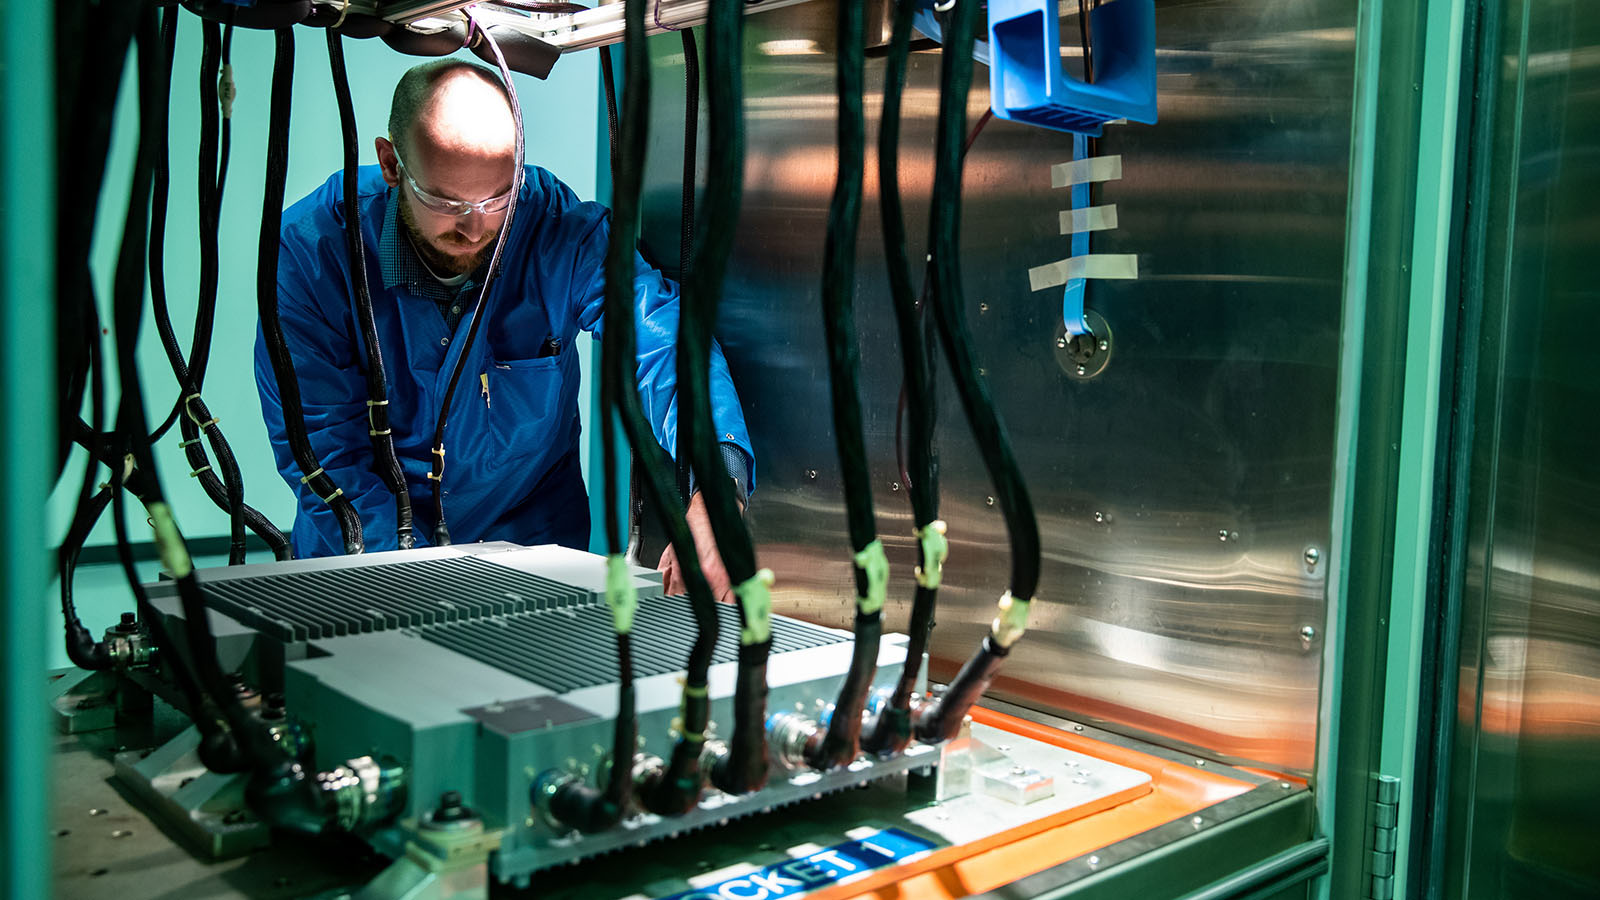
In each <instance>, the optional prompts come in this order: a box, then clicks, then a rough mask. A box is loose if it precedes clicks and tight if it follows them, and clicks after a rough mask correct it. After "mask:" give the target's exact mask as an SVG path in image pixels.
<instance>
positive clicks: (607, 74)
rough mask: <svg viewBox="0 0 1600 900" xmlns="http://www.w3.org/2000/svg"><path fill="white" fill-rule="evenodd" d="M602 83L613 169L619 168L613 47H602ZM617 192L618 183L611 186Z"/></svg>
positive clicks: (613, 170)
mask: <svg viewBox="0 0 1600 900" xmlns="http://www.w3.org/2000/svg"><path fill="white" fill-rule="evenodd" d="M600 85H601V88H602V91H603V93H604V95H605V99H606V136H607V137H609V138H610V140H611V156H610V160H611V171H612V172H613V173H615V172H616V169H617V73H616V69H615V68H614V67H613V66H612V64H611V47H610V46H604V47H601V48H600ZM611 190H612V193H613V194H615V192H616V185H615V184H614V183H613V185H612V187H611Z"/></svg>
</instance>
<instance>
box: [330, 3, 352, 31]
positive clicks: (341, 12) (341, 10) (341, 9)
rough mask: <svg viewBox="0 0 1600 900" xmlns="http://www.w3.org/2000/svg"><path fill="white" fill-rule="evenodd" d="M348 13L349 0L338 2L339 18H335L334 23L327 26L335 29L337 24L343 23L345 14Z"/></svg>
mask: <svg viewBox="0 0 1600 900" xmlns="http://www.w3.org/2000/svg"><path fill="white" fill-rule="evenodd" d="M349 13H350V0H344V2H343V3H341V4H339V18H338V19H337V20H335V21H334V23H333V24H332V25H329V26H328V27H329V28H334V29H337V28H338V27H339V26H341V25H343V24H344V17H345V16H346V15H348V14H349Z"/></svg>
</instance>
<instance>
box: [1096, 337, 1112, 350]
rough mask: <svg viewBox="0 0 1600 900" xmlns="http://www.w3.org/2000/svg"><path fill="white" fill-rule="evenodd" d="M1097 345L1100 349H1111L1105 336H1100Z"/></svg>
mask: <svg viewBox="0 0 1600 900" xmlns="http://www.w3.org/2000/svg"><path fill="white" fill-rule="evenodd" d="M1098 346H1099V347H1100V349H1101V350H1110V349H1111V342H1110V341H1108V340H1106V339H1105V338H1101V339H1100V343H1099V344H1098Z"/></svg>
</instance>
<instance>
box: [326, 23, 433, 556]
mask: <svg viewBox="0 0 1600 900" xmlns="http://www.w3.org/2000/svg"><path fill="white" fill-rule="evenodd" d="M328 63H329V66H330V67H331V69H332V75H333V92H334V96H335V97H336V98H337V101H338V104H339V125H340V130H341V131H342V132H343V134H344V237H345V250H346V252H347V253H348V254H349V258H350V283H351V285H352V286H353V287H354V289H355V301H356V320H357V321H358V322H359V323H360V326H361V339H362V341H363V342H364V343H365V345H366V350H367V367H366V376H367V432H368V434H369V435H370V436H371V439H372V458H373V468H374V469H376V470H377V473H378V477H379V478H380V479H382V481H383V484H384V486H385V487H387V488H388V489H389V491H390V492H391V493H393V494H394V505H395V541H396V544H397V546H398V547H399V548H400V549H401V550H410V549H411V548H412V547H413V546H415V545H416V540H415V538H414V536H413V535H412V531H411V492H410V491H409V490H408V489H407V487H406V476H405V471H404V470H403V469H401V468H400V457H399V456H397V455H396V454H395V449H394V432H393V429H392V428H390V427H389V376H388V371H387V369H386V368H385V367H384V362H383V347H382V345H381V344H380V343H379V341H378V325H377V322H376V320H375V319H374V318H373V313H372V291H371V290H370V289H369V288H368V285H367V250H366V244H365V242H364V240H363V237H362V234H361V203H360V202H359V201H360V198H359V196H358V184H357V176H358V174H359V171H360V170H359V164H360V147H359V144H358V143H357V142H358V140H359V137H358V135H357V132H356V111H355V105H354V103H352V102H351V99H350V78H349V76H348V75H347V74H346V73H345V66H344V38H343V37H341V36H340V35H339V34H338V33H337V32H335V31H332V30H330V31H329V32H328Z"/></svg>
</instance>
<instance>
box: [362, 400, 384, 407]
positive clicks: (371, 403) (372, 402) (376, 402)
mask: <svg viewBox="0 0 1600 900" xmlns="http://www.w3.org/2000/svg"><path fill="white" fill-rule="evenodd" d="M388 405H389V401H387V400H368V401H367V406H369V407H372V406H388Z"/></svg>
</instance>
